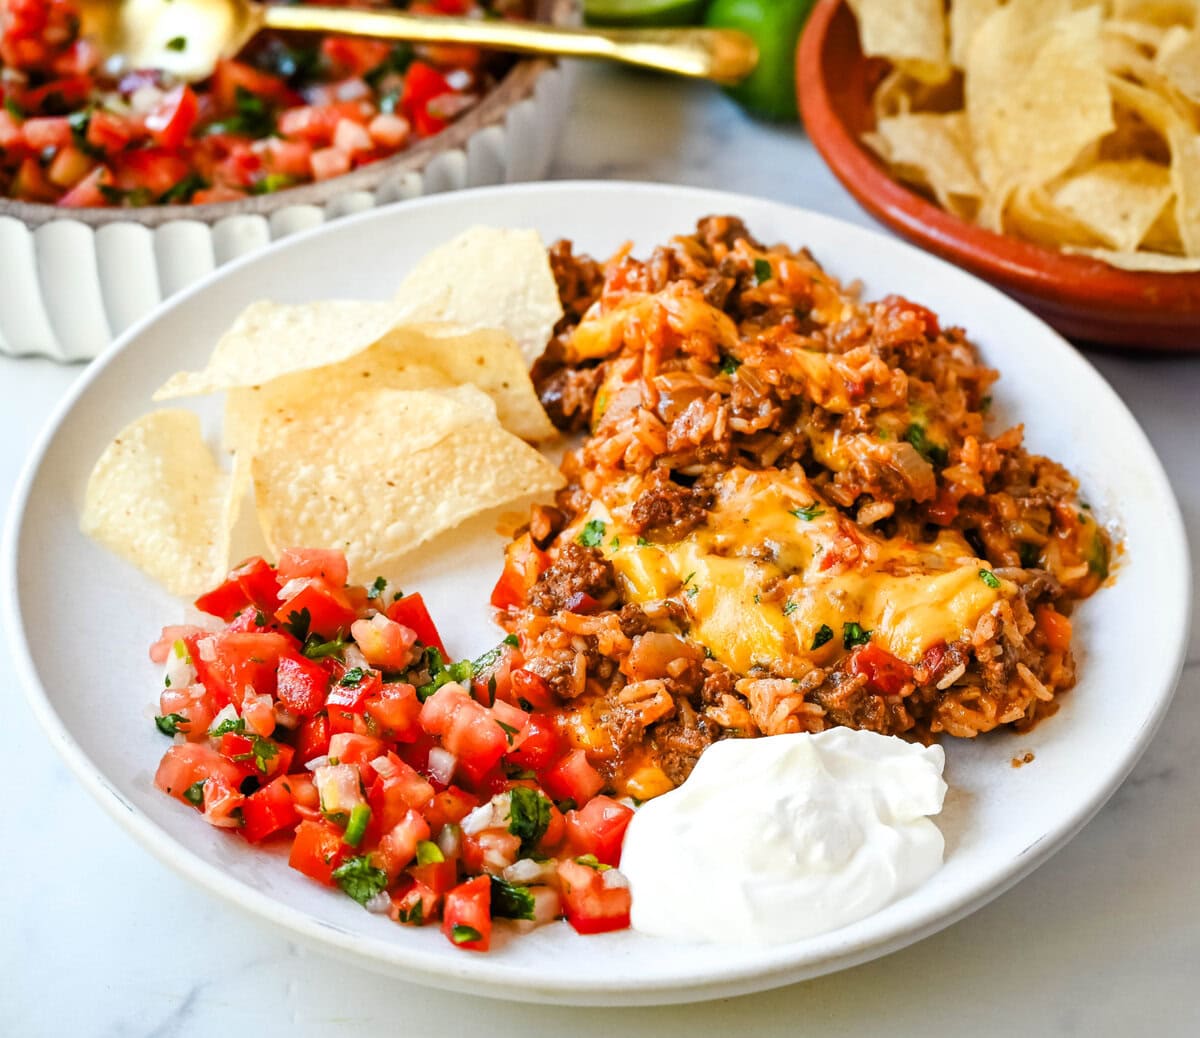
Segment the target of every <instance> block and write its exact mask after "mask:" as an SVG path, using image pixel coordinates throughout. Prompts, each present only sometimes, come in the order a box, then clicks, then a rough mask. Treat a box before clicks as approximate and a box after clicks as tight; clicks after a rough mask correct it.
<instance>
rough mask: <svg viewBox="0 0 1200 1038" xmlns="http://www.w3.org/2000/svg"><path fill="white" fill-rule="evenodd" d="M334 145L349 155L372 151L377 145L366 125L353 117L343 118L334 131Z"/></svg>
mask: <svg viewBox="0 0 1200 1038" xmlns="http://www.w3.org/2000/svg"><path fill="white" fill-rule="evenodd" d="M333 146H334V147H335V148H337V149H338V151H344V152H345V153H346V154H347V155H357V154H358V153H359V152H364V151H370V150H371V149H372V148H373V147H374V146H375V145H374V142H373V141H372V140H371V135H370V134H369V133H368V132H367V129H366V127H365V126H363V125H362V124H361V123H357V122H354V121H353V120H352V119H342V120H340V121H339V122H338V124H337V127H336V128H335V129H334V131H333Z"/></svg>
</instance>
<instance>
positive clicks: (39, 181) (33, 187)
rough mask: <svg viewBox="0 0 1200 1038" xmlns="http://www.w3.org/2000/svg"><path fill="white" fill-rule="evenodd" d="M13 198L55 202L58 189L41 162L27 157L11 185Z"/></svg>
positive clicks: (27, 200) (26, 200) (23, 200)
mask: <svg viewBox="0 0 1200 1038" xmlns="http://www.w3.org/2000/svg"><path fill="white" fill-rule="evenodd" d="M9 190H10V191H11V192H12V196H13V198H16V199H19V200H20V201H22V202H53V201H54V200H55V198H57V197H58V191H57V190H56V189H55V187H54V185H53V184H52V183H50V181H49V179H47V177H46V173H45V171H44V170H43V169H42V167H41V164H40V163H39V162H38V161H37V159H34V158H28V159H25V161H24V162H22V163H21V165H20V167H19V168H18V169H17V175H16V176H15V177H13V179H12V183H11V184H10V185H9Z"/></svg>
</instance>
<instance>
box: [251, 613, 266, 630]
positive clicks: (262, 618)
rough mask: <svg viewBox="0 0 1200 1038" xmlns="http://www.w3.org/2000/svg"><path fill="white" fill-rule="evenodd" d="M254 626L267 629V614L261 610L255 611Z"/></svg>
mask: <svg viewBox="0 0 1200 1038" xmlns="http://www.w3.org/2000/svg"><path fill="white" fill-rule="evenodd" d="M254 625H255V626H256V627H266V626H267V614H266V613H264V612H263V611H262V610H261V609H256V610H254Z"/></svg>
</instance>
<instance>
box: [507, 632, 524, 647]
mask: <svg viewBox="0 0 1200 1038" xmlns="http://www.w3.org/2000/svg"><path fill="white" fill-rule="evenodd" d="M504 644H505V645H513V646H517V645H520V644H521V639H520V638H518V637H517V636H516V635H515V634H509V635H506V636H505V638H504Z"/></svg>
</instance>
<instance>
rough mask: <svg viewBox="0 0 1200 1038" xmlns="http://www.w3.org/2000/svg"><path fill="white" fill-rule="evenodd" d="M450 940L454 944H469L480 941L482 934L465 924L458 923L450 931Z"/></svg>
mask: <svg viewBox="0 0 1200 1038" xmlns="http://www.w3.org/2000/svg"><path fill="white" fill-rule="evenodd" d="M450 939H451V940H452V941H453V942H454V943H455V944H471V943H472V942H474V941H482V940H483V934H481V933H480V932H479V931H478V930H476V929H475V927H473V926H467V925H466V924H465V923H458V924H457V925H456V926H455V927H454V929H453V930H451V931H450Z"/></svg>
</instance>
